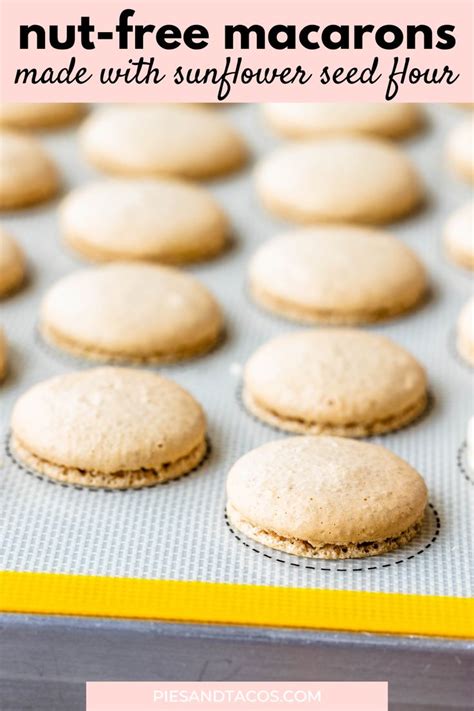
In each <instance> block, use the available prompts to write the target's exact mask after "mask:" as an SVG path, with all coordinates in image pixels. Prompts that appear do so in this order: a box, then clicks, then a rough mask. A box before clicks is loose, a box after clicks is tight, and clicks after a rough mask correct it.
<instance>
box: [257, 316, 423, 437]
mask: <svg viewBox="0 0 474 711" xmlns="http://www.w3.org/2000/svg"><path fill="white" fill-rule="evenodd" d="M243 398H244V403H245V405H246V407H247V408H248V410H249V411H250V412H251V413H253V414H254V415H256V416H257V417H258V418H259V419H261V420H263V421H264V422H267V423H268V424H271V425H274V426H275V427H277V428H279V429H283V430H286V431H289V432H300V433H302V434H334V435H342V436H354V437H361V436H362V437H363V436H367V435H372V434H378V433H381V432H388V431H390V430H394V429H398V428H399V427H401V426H403V425H405V424H407V423H408V422H411V421H412V420H413V419H415V417H417V416H418V415H419V414H420V413H421V412H422V411H423V410H424V408H425V407H426V400H427V393H426V375H425V372H424V370H423V368H422V367H421V365H420V364H419V363H418V362H417V360H416V359H415V358H414V357H413V356H412V355H410V354H409V353H408V352H407V351H406V350H404V349H403V348H402V347H401V346H399V345H397V344H396V343H394V342H393V341H391V340H390V339H389V338H386V337H385V336H381V335H379V334H376V333H369V332H366V331H362V330H357V329H349V328H339V329H318V330H312V329H311V330H304V331H294V332H291V333H286V334H284V335H282V336H277V337H276V338H273V339H272V340H270V341H268V342H267V343H265V344H264V345H263V346H261V347H260V348H259V349H258V350H257V351H256V352H255V353H254V354H253V355H252V356H251V358H250V359H249V360H248V362H247V364H246V366H245V369H244V390H243Z"/></svg>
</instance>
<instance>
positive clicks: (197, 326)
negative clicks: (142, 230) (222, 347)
mask: <svg viewBox="0 0 474 711" xmlns="http://www.w3.org/2000/svg"><path fill="white" fill-rule="evenodd" d="M222 326H223V320H222V315H221V311H220V308H219V306H218V304H217V302H216V300H215V298H214V297H213V296H212V294H211V293H210V292H209V291H208V290H207V288H206V287H205V286H203V285H202V284H201V283H200V282H199V281H198V280H197V279H196V278H195V277H193V276H191V275H190V274H186V273H184V272H181V271H179V270H177V269H173V268H171V267H163V266H158V265H151V264H140V263H135V262H131V263H122V262H115V263H112V264H107V265H104V266H100V267H92V268H89V269H83V270H80V271H77V272H74V273H72V274H70V275H68V276H66V277H63V278H62V279H61V280H60V281H59V282H57V283H56V284H55V285H54V286H53V287H52V288H51V289H50V290H49V292H48V293H47V294H46V296H45V298H44V300H43V302H42V305H41V310H40V331H41V334H42V335H43V337H44V338H45V339H46V340H47V341H48V342H49V343H51V344H53V345H55V346H57V347H59V348H62V349H63V350H65V351H68V352H70V353H73V354H76V355H79V356H82V357H84V358H88V359H93V360H102V361H104V360H105V361H109V360H110V361H114V360H115V361H120V360H123V361H127V360H130V361H137V362H163V361H173V360H181V359H182V358H187V357H193V356H196V355H199V354H201V353H203V352H205V351H208V350H210V349H211V348H212V347H213V346H214V345H215V344H216V342H217V341H218V339H219V337H220V335H221V332H222Z"/></svg>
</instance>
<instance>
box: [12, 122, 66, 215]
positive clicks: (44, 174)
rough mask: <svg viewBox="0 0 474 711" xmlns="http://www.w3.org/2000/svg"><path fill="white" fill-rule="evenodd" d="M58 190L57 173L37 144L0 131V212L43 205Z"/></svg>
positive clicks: (23, 136) (24, 137)
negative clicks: (41, 203)
mask: <svg viewBox="0 0 474 711" xmlns="http://www.w3.org/2000/svg"><path fill="white" fill-rule="evenodd" d="M58 189H59V177H58V172H57V170H56V167H55V165H54V163H53V161H52V160H51V159H50V158H49V156H48V155H47V154H46V152H45V151H44V150H43V148H42V146H41V145H40V143H39V142H38V141H37V140H36V139H35V138H32V137H31V136H26V135H24V134H22V133H16V132H14V131H6V130H2V131H0V210H12V209H18V208H21V207H26V206H28V205H33V204H35V203H39V202H44V201H45V200H49V199H50V198H52V197H53V196H54V195H56V193H57V192H58Z"/></svg>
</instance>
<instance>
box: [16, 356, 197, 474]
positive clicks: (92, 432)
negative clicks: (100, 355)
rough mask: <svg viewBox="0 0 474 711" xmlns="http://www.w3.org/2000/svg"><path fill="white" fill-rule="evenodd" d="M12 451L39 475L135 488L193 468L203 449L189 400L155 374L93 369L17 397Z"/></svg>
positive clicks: (194, 408) (53, 380) (194, 409)
mask: <svg viewBox="0 0 474 711" xmlns="http://www.w3.org/2000/svg"><path fill="white" fill-rule="evenodd" d="M11 431H12V442H11V446H12V450H13V453H14V455H15V456H16V458H17V459H19V460H20V461H21V462H22V463H23V464H25V465H26V466H28V467H29V468H31V469H33V470H34V471H35V472H37V473H39V474H43V475H44V476H47V477H50V478H52V479H55V480H58V481H62V482H66V483H70V484H79V485H84V486H104V487H106V488H135V487H140V486H149V485H152V484H156V483H160V482H162V481H165V480H167V479H171V478H175V477H176V476H180V475H182V474H184V473H186V472H187V471H190V470H191V469H193V468H194V467H195V466H196V465H197V464H198V463H199V462H200V461H201V460H202V458H203V456H204V454H205V451H206V444H205V431H206V423H205V417H204V413H203V411H202V408H201V407H200V405H199V404H198V403H197V402H196V400H195V399H194V398H193V397H192V396H191V395H190V394H189V393H188V392H187V391H186V390H184V389H183V388H181V387H180V386H179V385H177V384H176V383H174V382H172V381H170V380H167V379H165V378H163V377H161V376H160V375H158V374H157V373H152V372H149V371H143V370H135V369H130V368H112V367H105V368H95V369H90V370H85V371H81V372H74V373H68V374H66V375H59V376H56V377H54V378H51V379H49V380H46V381H43V382H41V383H39V384H37V385H35V386H33V387H32V388H31V389H30V390H28V391H27V392H26V393H24V394H23V395H22V396H21V397H20V399H19V400H18V401H17V403H16V405H15V407H14V410H13V414H12V421H11Z"/></svg>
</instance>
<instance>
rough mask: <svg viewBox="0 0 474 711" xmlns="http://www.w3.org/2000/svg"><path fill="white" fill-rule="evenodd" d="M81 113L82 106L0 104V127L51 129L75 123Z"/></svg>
mask: <svg viewBox="0 0 474 711" xmlns="http://www.w3.org/2000/svg"><path fill="white" fill-rule="evenodd" d="M83 113H84V108H83V105H82V104H61V103H54V104H38V103H37V104H13V103H0V125H1V126H8V127H9V128H27V129H41V128H53V127H56V126H62V125H65V124H69V123H71V122H73V121H76V120H77V119H79V118H80V117H81V116H82V115H83Z"/></svg>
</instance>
